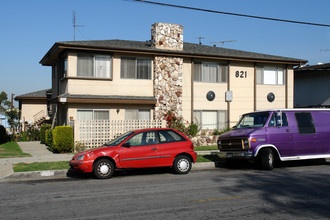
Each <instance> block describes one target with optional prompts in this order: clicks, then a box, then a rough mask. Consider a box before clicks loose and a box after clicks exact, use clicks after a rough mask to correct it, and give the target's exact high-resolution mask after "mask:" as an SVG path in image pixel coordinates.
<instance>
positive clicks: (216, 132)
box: [212, 128, 231, 135]
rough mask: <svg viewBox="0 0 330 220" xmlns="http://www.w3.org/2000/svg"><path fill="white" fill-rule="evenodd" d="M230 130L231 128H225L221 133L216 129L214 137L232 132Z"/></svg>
mask: <svg viewBox="0 0 330 220" xmlns="http://www.w3.org/2000/svg"><path fill="white" fill-rule="evenodd" d="M230 130H231V129H230V128H224V129H222V130H221V131H219V130H218V129H214V131H213V133H212V134H213V135H221V134H223V133H226V132H227V131H230Z"/></svg>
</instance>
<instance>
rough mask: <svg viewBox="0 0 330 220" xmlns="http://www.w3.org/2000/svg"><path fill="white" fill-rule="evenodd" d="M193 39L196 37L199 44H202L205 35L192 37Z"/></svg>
mask: <svg viewBox="0 0 330 220" xmlns="http://www.w3.org/2000/svg"><path fill="white" fill-rule="evenodd" d="M194 38H195V39H198V40H199V44H200V45H202V39H205V37H202V36H200V37H194Z"/></svg>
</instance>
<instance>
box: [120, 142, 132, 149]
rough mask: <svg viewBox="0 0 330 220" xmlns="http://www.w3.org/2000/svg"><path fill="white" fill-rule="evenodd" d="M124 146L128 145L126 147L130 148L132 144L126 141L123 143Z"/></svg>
mask: <svg viewBox="0 0 330 220" xmlns="http://www.w3.org/2000/svg"><path fill="white" fill-rule="evenodd" d="M121 146H122V147H126V148H130V147H131V144H130V143H129V142H126V143H124V144H123V145H121Z"/></svg>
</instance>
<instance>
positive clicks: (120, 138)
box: [104, 131, 134, 146]
mask: <svg viewBox="0 0 330 220" xmlns="http://www.w3.org/2000/svg"><path fill="white" fill-rule="evenodd" d="M133 133H134V132H132V131H129V132H126V133H125V134H123V135H121V136H119V137H117V138H115V139H113V140H111V141H110V142H108V143H106V144H104V146H117V145H119V144H120V143H121V142H123V141H124V140H125V139H126V138H128V137H129V136H130V135H131V134H133Z"/></svg>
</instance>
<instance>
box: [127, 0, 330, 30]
mask: <svg viewBox="0 0 330 220" xmlns="http://www.w3.org/2000/svg"><path fill="white" fill-rule="evenodd" d="M124 1H134V2H140V3H146V4H153V5H161V6H167V7H174V8H183V9H188V10H195V11H203V12H210V13H217V14H225V15H233V16H240V17H247V18H255V19H263V20H270V21H279V22H287V23H294V24H305V25H313V26H321V27H330V25H329V24H318V23H311V22H304V21H294V20H286V19H278V18H267V17H261V16H254V15H245V14H238V13H231V12H224V11H216V10H210V9H203V8H194V7H189V6H183V5H173V4H167V3H162V2H153V1H145V0H124Z"/></svg>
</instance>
